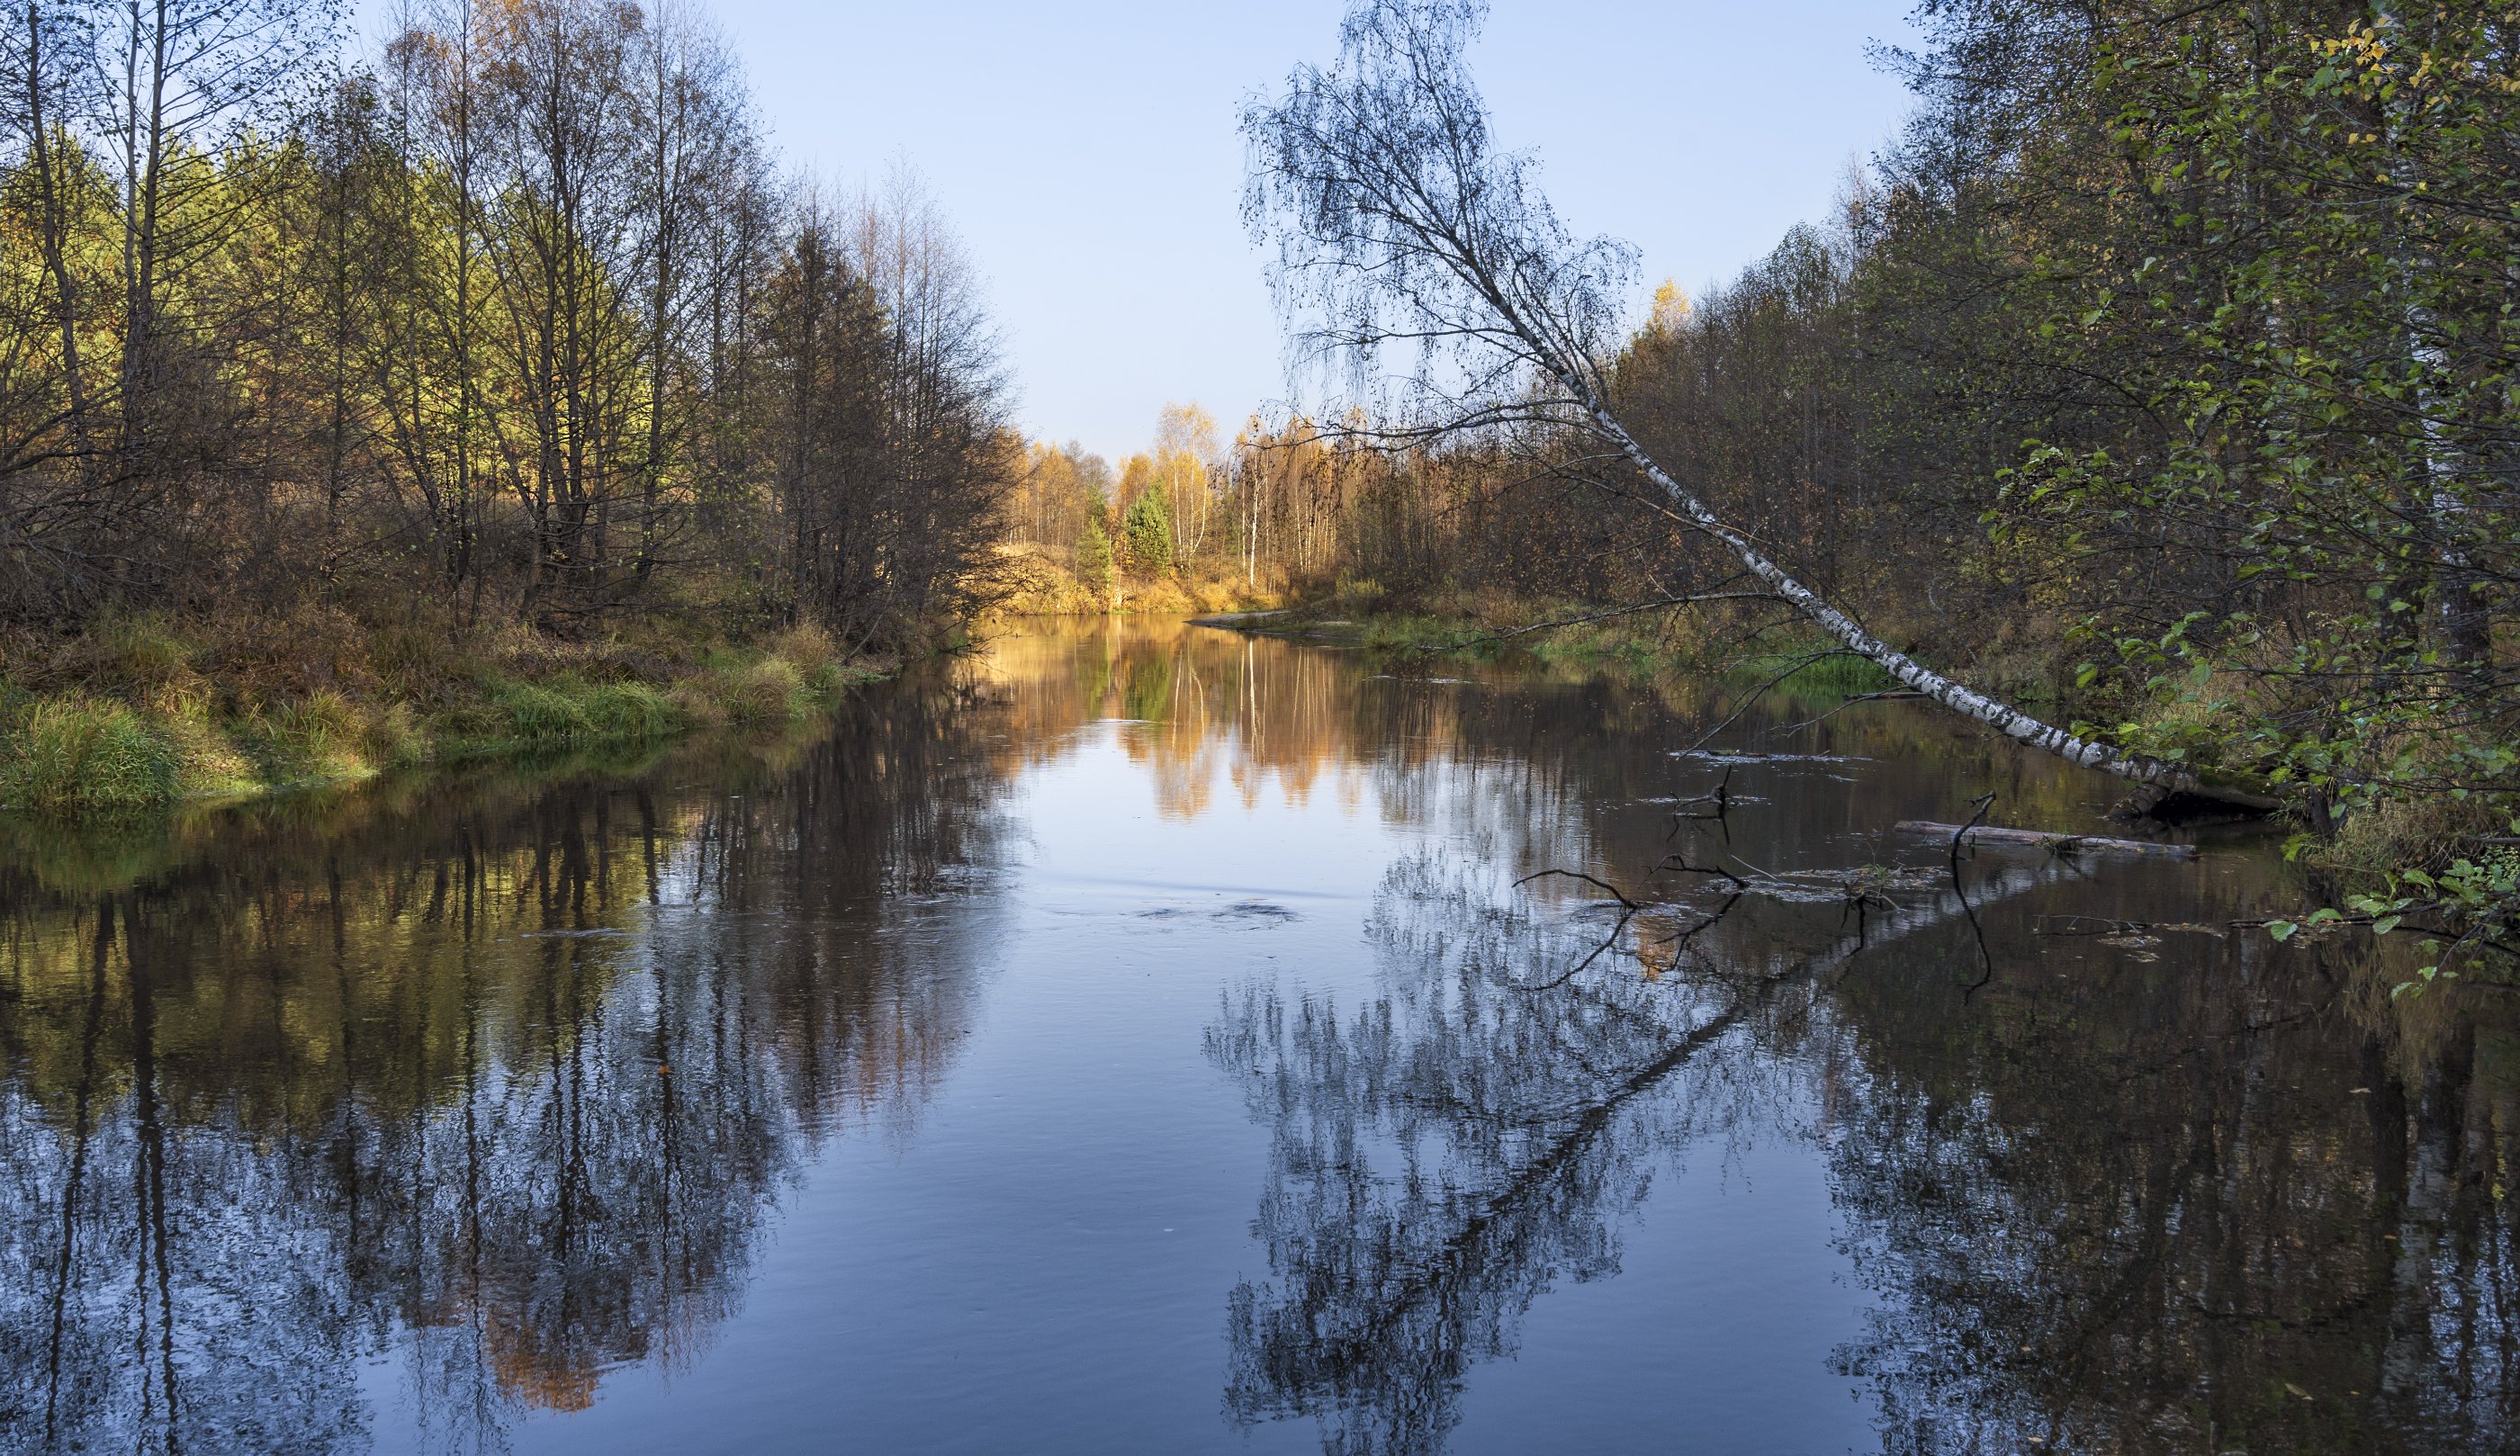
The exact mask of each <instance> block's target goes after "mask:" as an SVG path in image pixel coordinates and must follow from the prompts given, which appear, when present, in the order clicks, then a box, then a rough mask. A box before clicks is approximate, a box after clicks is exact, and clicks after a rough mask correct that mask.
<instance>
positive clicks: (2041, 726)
mask: <svg viewBox="0 0 2520 1456" xmlns="http://www.w3.org/2000/svg"><path fill="white" fill-rule="evenodd" d="M1558 382H1559V383H1560V384H1562V385H1564V386H1565V388H1566V389H1567V391H1568V392H1569V393H1570V394H1572V395H1573V396H1574V397H1575V398H1576V399H1577V400H1578V401H1581V402H1582V404H1583V406H1584V409H1585V410H1586V412H1587V413H1588V414H1589V415H1590V416H1591V417H1592V421H1593V424H1594V427H1595V428H1597V429H1598V430H1600V431H1601V433H1602V434H1603V435H1604V436H1605V437H1606V438H1607V439H1608V440H1609V441H1610V442H1611V443H1612V444H1614V445H1616V446H1618V448H1619V451H1620V453H1621V454H1623V455H1625V456H1626V457H1627V458H1628V462H1629V463H1631V464H1633V465H1635V466H1636V467H1637V468H1638V469H1639V470H1641V471H1643V473H1644V476H1645V478H1646V479H1647V480H1650V481H1652V482H1653V484H1654V488H1655V489H1657V490H1659V491H1661V492H1662V494H1663V496H1664V497H1665V499H1667V500H1669V501H1670V502H1671V503H1672V505H1673V506H1675V507H1678V508H1679V510H1680V512H1681V513H1682V514H1683V515H1686V516H1687V517H1688V519H1689V520H1690V521H1691V522H1693V523H1694V524H1695V525H1696V526H1697V527H1698V529H1700V530H1702V531H1704V532H1705V533H1706V534H1707V535H1709V536H1712V537H1714V538H1715V539H1716V540H1718V541H1720V542H1722V543H1724V545H1725V546H1726V547H1727V548H1729V549H1731V551H1732V552H1733V555H1734V556H1736V557H1738V558H1739V559H1740V562H1741V564H1742V566H1743V567H1745V568H1746V569H1747V570H1748V571H1749V572H1750V574H1751V575H1753V576H1755V577H1757V578H1758V579H1759V580H1760V581H1762V582H1764V583H1766V584H1767V587H1768V590H1769V591H1771V592H1773V593H1775V594H1776V596H1777V597H1778V599H1779V600H1781V601H1783V602H1785V603H1786V604H1787V605H1789V606H1791V607H1793V608H1794V609H1795V610H1796V611H1798V612H1801V613H1802V614H1803V615H1804V616H1805V617H1808V618H1810V619H1811V620H1812V621H1813V622H1815V623H1817V624H1818V625H1819V626H1820V629H1821V630H1822V631H1823V632H1825V633H1827V634H1828V635H1829V636H1830V637H1831V638H1834V639H1835V640H1837V641H1838V642H1839V643H1841V644H1842V645H1844V646H1845V647H1846V649H1847V650H1848V651H1851V652H1853V653H1855V654H1856V655H1857V656H1859V657H1862V658H1864V659H1866V660H1867V661H1868V662H1871V663H1872V664H1874V665H1875V666H1877V667H1879V668H1880V669H1881V670H1882V671H1884V672H1886V673H1888V674H1889V675H1890V676H1891V677H1893V678H1896V679H1898V680H1899V682H1900V683H1902V684H1906V685H1907V686H1909V687H1912V688H1914V689H1915V690H1916V691H1918V692H1921V693H1923V694H1924V695H1925V696H1927V697H1929V698H1932V699H1933V700H1934V701H1935V702H1938V703H1940V704H1942V705H1943V706H1944V707H1946V708H1949V709H1951V710H1952V711H1953V712H1955V713H1958V714H1960V715H1961V716H1963V717H1966V718H1970V719H1974V720H1975V721H1977V722H1979V723H1982V724H1985V725H1986V726H1987V727H1989V728H1994V729H1995V730H1996V731H1997V732H2000V733H2002V734H2003V735H2004V736H2005V737H2007V738H2010V739H2012V740H2013V741H2014V742H2016V743H2021V744H2024V745H2026V746H2028V747H2031V748H2036V749H2039V750H2041V751H2042V752H2045V753H2052V754H2054V755H2056V756H2057V757H2058V758H2061V759H2063V760H2064V761H2065V762H2067V763H2069V764H2075V765H2079V766H2080V767H2082V768H2086V769H2097V770H2098V771H2100V772H2103V773H2107V774H2110V775H2113V776H2115V777H2118V778H2123V779H2126V780H2128V781H2129V782H2131V783H2139V784H2144V785H2146V786H2148V787H2151V788H2156V789H2162V790H2166V791H2168V792H2171V793H2180V794H2193V795H2196V796H2197V797H2199V798H2205V799H2213V800H2217V801H2220V802H2222V803H2226V804H2232V805H2236V806H2239V807H2241V808H2245V809H2254V810H2262V811H2263V810H2274V809H2280V808H2282V807H2283V801H2282V800H2280V799H2277V798H2274V797H2273V796H2272V795H2268V794H2262V793H2255V792H2251V791H2249V790H2246V789H2239V788H2233V787H2230V786H2228V785H2224V784H2217V783H2208V782H2207V781H2205V779H2204V778H2203V777H2201V776H2200V775H2199V774H2198V773H2197V772H2196V771H2195V770H2194V769H2193V768H2190V767H2189V766H2187V765H2185V764H2177V763H2172V762H2170V761H2169V760H2166V759H2156V758H2147V757H2145V756H2144V755H2141V754H2134V753H2128V752H2125V751H2124V750H2122V749H2117V748H2112V747H2110V746H2109V745H2108V744H2105V743H2093V742H2091V741H2088V740H2086V739H2083V738H2078V737H2076V736H2075V735H2074V734H2072V733H2070V732H2067V731H2066V730H2065V729H2063V728H2057V727H2055V726H2054V725H2052V724H2047V723H2042V722H2040V721H2039V720H2038V719H2036V718H2033V717H2031V716H2030V715H2029V714H2027V713H2024V712H2022V711H2021V710H2020V709H2018V708H2015V707H2013V706H2012V705H2011V704H2009V703H2005V702H2003V701H2000V700H1998V699H1996V698H1992V697H1989V696H1987V695H1986V694H1985V693H1982V692H1979V691H1977V690H1975V689H1974V688H1969V687H1964V686H1962V685H1961V684H1958V683H1955V682H1953V681H1952V680H1951V679H1949V678H1946V677H1944V676H1943V675H1942V674H1940V673H1937V672H1935V671H1933V670H1932V669H1931V668H1928V667H1926V666H1925V665H1924V664H1922V663H1920V662H1917V661H1916V660H1915V659H1913V658H1912V657H1910V656H1909V655H1908V654H1907V653H1905V652H1902V651H1900V650H1899V649H1898V648H1896V647H1893V646H1891V645H1890V644H1889V643H1888V642H1885V641H1883V640H1880V639H1879V638H1877V637H1874V636H1873V635H1872V634H1870V633H1868V632H1867V631H1865V630H1864V629H1863V628H1862V627H1861V626H1859V625H1857V623H1856V621H1855V619H1854V618H1852V617H1849V616H1848V615H1846V613H1844V612H1842V611H1839V610H1838V609H1837V608H1836V607H1834V606H1831V605H1830V604H1829V603H1828V602H1827V601H1825V600H1823V599H1822V597H1821V596H1820V595H1819V594H1818V593H1816V592H1814V591H1812V590H1811V589H1810V588H1809V587H1806V586H1804V585H1803V584H1802V583H1800V582H1798V581H1796V580H1794V579H1793V578H1792V577H1791V576H1788V575H1786V574H1785V571H1784V569H1783V568H1782V567H1779V566H1778V565H1777V563H1776V562H1774V561H1771V560H1769V559H1768V558H1767V556H1766V555H1764V554H1763V553H1761V552H1760V551H1759V549H1758V548H1757V547H1755V546H1752V545H1751V544H1750V539H1749V538H1748V537H1746V536H1744V535H1742V534H1741V533H1740V532H1738V531H1735V530H1733V528H1732V527H1731V526H1728V525H1726V524H1725V523H1724V522H1723V521H1722V520H1721V519H1719V518H1717V516H1716V514H1715V512H1714V511H1712V510H1710V509H1708V508H1707V507H1706V505H1705V503H1704V502H1702V501H1700V500H1698V499H1697V497H1695V496H1694V495H1692V494H1690V493H1689V492H1688V490H1686V489H1685V488H1683V487H1682V485H1681V484H1680V482H1679V481H1677V480H1675V479H1673V478H1672V476H1671V473H1670V472H1669V471H1667V470H1665V469H1664V468H1663V467H1662V466H1661V465H1660V464H1658V463H1655V461H1654V458H1653V457H1652V456H1650V455H1648V454H1646V453H1645V449H1644V447H1643V446H1642V445H1640V444H1638V443H1637V440H1636V437H1635V436H1634V435H1631V434H1629V433H1628V430H1627V427H1626V426H1625V425H1623V424H1621V423H1620V422H1619V420H1618V418H1617V417H1616V416H1614V415H1612V414H1611V413H1610V412H1609V411H1608V410H1607V409H1606V408H1604V407H1603V406H1601V405H1600V404H1599V403H1598V402H1597V401H1596V399H1595V396H1594V395H1593V393H1592V391H1590V390H1588V389H1586V388H1584V387H1583V385H1582V384H1581V383H1580V382H1579V381H1577V380H1576V379H1574V378H1571V377H1568V376H1566V375H1560V376H1559V379H1558Z"/></svg>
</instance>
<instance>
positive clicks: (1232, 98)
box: [362, 0, 1913, 461]
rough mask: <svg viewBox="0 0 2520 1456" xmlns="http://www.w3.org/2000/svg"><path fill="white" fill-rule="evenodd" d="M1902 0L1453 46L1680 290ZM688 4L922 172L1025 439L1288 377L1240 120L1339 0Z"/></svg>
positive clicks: (1493, 37)
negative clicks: (1248, 187) (1003, 350)
mask: <svg viewBox="0 0 2520 1456" xmlns="http://www.w3.org/2000/svg"><path fill="white" fill-rule="evenodd" d="M701 4H702V5H703V6H704V7H705V8H707V9H710V10H713V11H714V13H715V15H716V16H717V19H718V22H719V24H720V25H721V26H722V27H723V28H724V30H725V32H726V34H727V36H728V38H729V40H730V41H731V42H732V43H733V45H734V48H735V50H736V52H737V54H738V55H739V56H740V57H741V58H742V61H743V64H744V66H745V68H746V70H747V72H748V74H749V77H750V82H751V87H752V92H753V97H754V102H755V106H756V108H757V110H758V111H759V113H760V116H761V119H762V121H763V123H764V124H765V127H766V129H767V130H768V132H769V133H770V135H771V137H772V139H773V141H774V143H775V145H776V146H777V147H778V148H779V150H780V152H781V154H783V156H784V157H785V158H786V159H787V161H788V163H789V164H790V165H792V166H796V167H799V168H803V169H807V170H810V171H813V172H816V173H819V174H821V175H823V176H826V177H830V178H832V179H835V180H837V181H840V182H844V183H854V182H859V181H866V180H879V179H880V178H881V177H882V176H883V175H884V173H885V172H886V170H887V169H888V168H889V167H891V166H893V165H894V164H896V163H900V162H906V163H908V164H909V165H910V166H912V167H914V168H916V169H917V170H918V171H919V172H920V173H921V174H922V177H923V178H924V179H925V182H926V184H927V187H928V189H929V191H930V193H931V194H932V195H933V196H934V197H935V198H936V199H937V200H938V201H939V202H940V203H941V204H942V206H943V208H944V210H945V212H946V214H947V215H948V216H949V217H950V218H951V219H952V220H953V222H954V224H955V226H956V228H957V230H958V231H959V232H960V233H961V234H962V236H963V238H964V240H965V242H966V243H967V246H968V248H969V250H970V253H971V256H972V258H973V261H974V263H975V264H976V266H977V268H978V271H979V272H980V274H981V275H982V276H983V277H984V278H985V279H986V280H987V286H988V299H989V303H990V306H991V309H992V311H993V313H994V314H995V316H996V318H997V319H998V321H999V323H1000V325H1001V326H1002V328H1003V329H1004V331H1005V335H1006V343H1007V351H1008V359H1009V363H1010V364H1011V365H1012V375H1013V378H1014V381H1015V385H1016V389H1017V402H1016V415H1017V419H1019V421H1020V422H1021V423H1022V425H1023V426H1024V428H1025V429H1026V431H1027V432H1028V433H1030V434H1032V435H1034V436H1037V437H1042V438H1048V439H1054V440H1060V441H1065V440H1069V439H1074V440H1078V441H1081V442H1082V443H1083V444H1084V445H1085V446H1086V447H1087V448H1089V449H1091V450H1094V451H1097V452H1100V453H1102V454H1103V455H1105V456H1108V457H1110V458H1112V459H1113V460H1115V461H1116V460H1117V459H1119V458H1120V457H1122V456H1125V455H1126V454H1128V453H1130V452H1132V451H1135V450H1138V449H1142V448H1144V446H1145V444H1146V443H1147V441H1148V440H1149V439H1150V438H1151V436H1152V434H1153V432H1154V428H1155V418H1156V414H1157V412H1158V411H1159V410H1160V409H1161V408H1162V407H1163V406H1164V404H1166V403H1167V402H1168V401H1174V400H1195V401H1197V402H1198V403H1200V404H1203V405H1205V406H1206V407H1207V408H1208V409H1209V411H1210V412H1212V413H1213V414H1214V415H1215V416H1216V417H1217V419H1219V420H1220V422H1222V423H1223V425H1224V426H1225V431H1226V433H1227V434H1228V435H1229V436H1230V435H1231V434H1232V432H1233V430H1234V428H1235V427H1236V425H1237V424H1238V422H1239V421H1240V420H1241V419H1242V418H1243V417H1244V416H1246V415H1248V414H1249V413H1250V412H1251V411H1252V410H1253V409H1255V408H1257V407H1259V406H1261V405H1263V404H1265V403H1269V402H1274V401H1280V400H1283V399H1285V398H1286V397H1287V396H1288V386H1287V382H1286V375H1285V371H1284V357H1285V354H1284V349H1283V340H1282V334H1281V330H1280V326H1279V321H1278V318H1277V316H1276V314H1275V312H1274V311H1273V310H1272V308H1271V305H1270V300H1269V293H1268V288H1267V285H1266V282H1265V280H1264V276H1263V272H1262V266H1263V262H1264V256H1263V253H1262V251H1261V249H1260V248H1258V247H1257V246H1255V245H1254V244H1253V243H1251V242H1250V240H1249V238H1248V236H1247V234H1246V233H1245V231H1244V228H1243V225H1242V219H1241V212H1240V204H1241V188H1242V161H1243V151H1242V142H1241V138H1240V137H1239V135H1238V133H1237V131H1236V129H1235V117H1236V113H1237V111H1238V109H1239V107H1240V105H1241V103H1242V101H1243V100H1244V98H1246V97H1247V96H1249V95H1251V94H1252V93H1254V92H1258V91H1266V90H1271V89H1274V88H1276V87H1277V86H1279V85H1281V84H1282V83H1283V81H1284V79H1285V76H1286V73H1287V71H1288V70H1289V69H1290V68H1292V67H1293V66H1295V65H1296V64H1297V63H1299V62H1307V61H1309V62H1313V63H1316V64H1322V63H1327V62H1328V61H1329V60H1330V59H1331V57H1332V55H1333V53H1334V52H1335V50H1336V47H1337V39H1338V20H1339V15H1340V13H1341V11H1342V10H1343V8H1344V6H1343V4H1342V3H1340V0H1266V3H1216V0H1189V3H1183V0H1171V3H1166V4H1155V3H1134V0H1057V3H1043V0H1033V3H984V0H881V3H845V4H833V3H807V0H714V3H713V4H712V3H711V0H701ZM1912 4H1913V0H1755V3H1745V0H1659V3H1656V0H1492V8H1491V13H1490V17H1489V22H1488V26H1487V30H1486V33H1485V34H1484V36H1483V37H1482V39H1481V41H1480V43H1479V45H1478V47H1477V49H1476V50H1474V51H1473V52H1472V56H1471V61H1472V65H1473V66H1474V68H1475V71H1476V74H1477V75H1478V78H1479V80H1480V83H1481V85H1482V86H1483V88H1484V89H1485V91H1486V93H1487V98H1488V103H1489V106H1490V108H1491V110H1493V112H1494V114H1495V124H1496V132H1497V135H1498V137H1499V138H1500V139H1501V140H1502V141H1503V142H1504V143H1505V144H1506V145H1508V146H1509V147H1514V148H1526V147H1527V148H1531V149H1535V150H1536V151H1537V152H1538V154H1539V155H1540V158H1541V162H1542V172H1541V179H1542V183H1543V186H1544V187H1545V188H1546V190H1547V191H1548V193H1549V196H1550V198H1551V200H1552V201H1553V203H1554V204H1555V206H1556V208H1557V211H1558V213H1559V215H1560V216H1561V217H1562V218H1564V219H1565V220H1566V221H1567V223H1568V224H1569V226H1571V227H1573V228H1574V229H1576V230H1577V231H1579V232H1582V233H1588V234H1590V233H1607V234H1610V235H1612V236H1614V237H1618V238H1622V239H1624V240H1626V241H1627V242H1629V243H1634V244H1636V245H1637V246H1638V248H1639V249H1641V251H1642V255H1643V282H1644V287H1645V289H1646V290H1649V289H1650V287H1651V285H1652V284H1653V283H1654V282H1656V281H1658V280H1660V279H1662V278H1665V277H1670V278H1676V279H1677V280H1678V281H1679V282H1680V283H1681V285H1682V286H1683V287H1687V288H1688V290H1689V292H1690V293H1691V294H1695V293H1697V292H1699V291H1701V289H1702V287H1703V286H1704V285H1705V284H1707V283H1708V282H1710V281H1714V280H1720V279H1723V278H1726V277H1729V276H1731V275H1733V274H1734V273H1736V272H1738V271H1739V270H1740V269H1741V267H1742V266H1743V265H1745V264H1747V263H1749V262H1751V261H1753V260H1754V259H1756V258H1758V257H1760V256H1761V255H1763V254H1765V253H1766V252H1767V251H1768V250H1769V249H1770V248H1772V247H1773V246H1775V245H1776V243H1777V241H1778V238H1779V237H1781V236H1782V235H1783V233H1784V231H1785V230H1786V229H1787V228H1789V227H1791V226H1792V225H1793V224H1794V223H1796V222H1798V221H1803V220H1807V219H1817V218H1819V217H1820V216H1822V215H1823V213H1824V212H1825V211H1826V210H1827V207H1828V203H1829V199H1830V198H1831V197H1832V196H1833V195H1834V194H1835V193H1836V191H1837V189H1838V187H1839V185H1840V180H1841V178H1842V177H1843V176H1844V174H1845V171H1846V168H1847V166H1848V164H1849V163H1850V161H1853V160H1857V159H1860V158H1862V157H1864V156H1867V155H1869V154H1871V153H1873V152H1874V151H1876V150H1877V149H1879V148H1880V147H1881V146H1882V145H1883V144H1884V143H1885V142H1887V141H1888V140H1889V138H1890V137H1891V135H1892V134H1893V133H1894V131H1895V130H1896V128H1897V126H1898V124H1899V121H1900V118H1901V117H1902V116H1903V115H1904V114H1905V112H1906V110H1907V98H1906V95H1905V93H1904V92H1903V90H1902V88H1901V87H1900V85H1899V83H1898V82H1897V81H1896V80H1894V79H1893V78H1891V77H1889V76H1886V75H1883V74H1881V73H1879V72H1878V71H1877V70H1875V69H1874V68H1873V66H1872V65H1871V64H1870V62H1869V61H1868V59H1867V54H1866V51H1867V43H1868V42H1869V41H1873V40H1884V41H1890V42H1893V43H1896V42H1899V41H1901V40H1903V39H1905V38H1906V37H1908V35H1909V34H1910V32H1909V30H1908V28H1907V25H1906V15H1907V12H1908V11H1909V9H1910V8H1911V6H1912ZM362 9H363V10H368V9H371V7H367V6H363V7H362ZM1638 307H1639V311H1640V316H1642V310H1643V297H1642V296H1641V297H1640V298H1639V299H1638Z"/></svg>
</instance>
